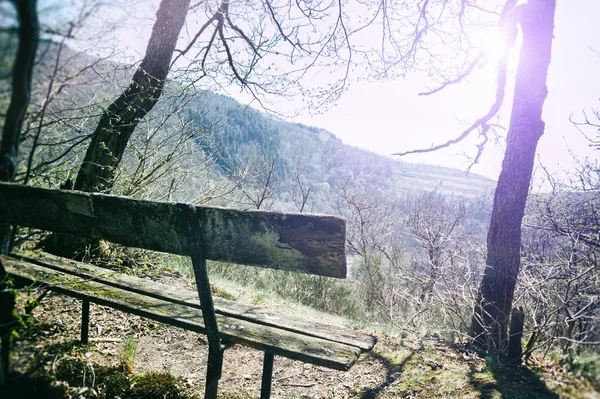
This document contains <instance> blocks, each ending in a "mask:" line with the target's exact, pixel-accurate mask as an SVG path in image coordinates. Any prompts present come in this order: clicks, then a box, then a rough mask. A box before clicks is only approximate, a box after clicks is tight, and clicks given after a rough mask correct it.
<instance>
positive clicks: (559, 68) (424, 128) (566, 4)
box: [297, 0, 600, 179]
mask: <svg viewBox="0 0 600 399" xmlns="http://www.w3.org/2000/svg"><path fill="white" fill-rule="evenodd" d="M598 15H600V1H598V0H558V5H557V10H556V21H555V24H556V25H555V39H554V41H553V47H552V63H551V65H550V71H549V76H548V88H549V95H548V99H547V100H546V103H545V106H544V115H543V119H544V121H545V122H546V131H545V134H544V136H543V137H542V138H541V140H540V143H539V146H538V154H539V159H540V160H541V161H542V163H543V164H544V165H545V166H547V167H548V168H549V169H550V170H552V171H553V172H557V173H559V172H560V171H561V170H563V169H566V168H569V167H570V166H571V159H572V157H571V155H570V154H569V150H572V151H573V152H574V153H575V154H585V155H591V156H596V157H597V156H598V155H600V154H598V153H597V152H596V154H593V153H592V152H591V151H589V149H588V148H587V142H586V141H585V139H584V138H583V136H582V135H581V134H580V133H579V132H578V131H577V129H575V127H573V125H572V124H571V123H570V122H569V116H570V115H571V114H573V115H574V118H580V117H581V116H582V114H581V111H582V110H583V109H587V110H590V109H591V108H596V109H598V108H600V101H599V98H600V78H598V71H600V25H599V24H598ZM594 50H595V51H596V52H595V51H594ZM493 83H494V80H493V76H491V75H489V74H486V73H484V72H481V73H480V74H479V75H478V77H477V79H476V80H473V81H472V82H471V84H461V85H455V86H454V87H451V88H447V89H445V90H444V91H442V92H440V93H437V94H435V95H432V96H428V97H422V96H421V97H419V96H418V95H417V94H418V93H419V92H421V91H423V90H424V88H425V86H424V81H423V79H421V78H419V77H418V76H414V77H413V78H411V76H408V77H407V79H406V80H405V81H397V82H381V83H357V84H354V85H353V86H352V87H351V88H350V90H348V91H347V92H346V93H344V95H343V97H342V98H341V100H340V101H339V103H338V105H337V106H336V107H335V108H333V109H332V110H330V111H329V112H327V113H325V114H323V115H317V116H310V115H303V116H301V117H299V118H297V121H300V122H302V123H305V124H309V125H313V126H318V127H323V128H325V129H327V130H329V131H331V132H332V133H334V134H335V135H337V136H338V137H340V138H342V140H343V141H344V142H345V143H347V144H351V145H354V146H357V147H362V148H366V149H368V150H371V151H374V152H377V153H380V154H391V153H394V152H400V151H405V150H409V149H414V148H421V147H429V146H431V145H432V144H438V143H441V142H444V141H446V140H447V139H449V138H452V137H454V136H457V135H458V134H459V133H460V132H461V131H462V130H463V129H464V126H465V124H464V123H465V122H471V121H473V120H474V118H476V117H478V116H481V115H483V114H484V112H485V110H487V108H488V107H489V105H490V104H491V103H492V99H493V95H494V90H495V88H494V87H495V86H494V85H493ZM509 91H510V92H511V93H512V87H511V88H510V90H509ZM507 95H508V93H507ZM511 97H512V96H510V97H507V100H508V101H507V102H506V104H507V105H510V101H511ZM509 109H510V108H508V109H505V112H504V113H505V114H506V115H509V112H508V111H509ZM461 122H462V123H461ZM508 123H509V118H508V117H505V118H504V119H503V121H502V124H503V125H504V126H508ZM474 151H475V149H474V147H473V146H472V145H469V144H467V145H461V146H456V147H452V148H450V149H446V150H443V151H438V152H435V153H430V154H418V155H410V156H406V157H403V158H401V159H403V160H405V161H409V162H418V163H432V164H439V165H444V166H449V167H456V168H463V169H464V168H465V167H466V166H468V165H469V161H468V159H467V158H465V157H464V156H462V155H461V154H462V153H463V152H467V153H468V154H470V155H473V154H474ZM502 154H503V148H502V147H501V146H500V145H488V149H487V150H486V152H485V153H484V155H483V156H482V159H481V161H480V164H479V165H476V166H475V167H473V168H472V171H473V172H475V173H479V174H482V175H485V176H487V177H490V178H493V179H497V177H498V174H499V173H500V168H501V163H502Z"/></svg>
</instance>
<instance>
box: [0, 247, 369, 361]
mask: <svg viewBox="0 0 600 399" xmlns="http://www.w3.org/2000/svg"><path fill="white" fill-rule="evenodd" d="M0 260H1V261H2V263H3V264H4V266H5V268H6V270H7V271H8V272H9V274H10V275H11V276H12V277H13V278H15V279H16V280H19V281H20V284H19V285H23V284H32V287H34V288H36V289H45V288H50V289H51V290H53V291H56V292H59V293H62V294H65V295H68V296H72V297H76V298H79V299H83V300H88V301H90V302H93V303H97V304H99V305H104V306H109V307H112V308H115V309H118V310H121V311H124V312H128V313H132V314H135V315H138V316H142V317H146V318H148V319H152V320H155V321H158V322H161V323H166V324H169V325H173V326H177V327H181V328H184V329H187V330H190V331H195V332H199V333H203V334H204V333H206V332H205V327H204V321H203V317H202V310H201V309H200V302H199V300H198V294H197V292H195V291H192V290H185V289H179V288H178V289H173V288H172V287H170V286H168V285H165V284H161V283H158V282H155V281H151V280H149V279H145V278H139V277H135V276H130V275H126V274H122V273H116V272H114V271H112V270H109V269H105V268H101V267H98V266H94V265H91V264H87V263H82V262H77V261H73V260H70V259H65V258H60V257H57V256H53V255H49V254H44V253H40V254H36V255H35V256H34V257H32V256H24V255H22V254H13V255H9V256H3V255H0ZM213 301H214V305H215V313H216V316H217V322H218V324H219V330H220V333H221V335H222V337H223V341H224V342H226V343H228V344H235V343H239V344H242V345H246V346H249V347H252V348H256V349H259V350H262V351H265V352H269V353H272V354H274V355H278V356H284V357H287V358H290V359H294V360H300V361H302V362H306V363H311V364H314V365H317V366H324V367H327V368H332V369H336V370H349V369H350V368H351V367H352V365H353V364H354V362H355V361H356V359H357V358H358V356H359V355H360V353H361V352H364V351H368V350H370V349H372V348H373V346H374V345H375V338H374V337H373V336H370V335H366V334H361V333H359V332H355V331H352V330H350V329H344V328H341V327H338V326H331V325H326V324H320V323H315V322H310V321H307V320H304V319H302V318H291V317H289V316H286V315H282V314H276V313H274V312H273V311H271V310H267V309H264V308H259V307H254V306H249V305H244V304H240V303H237V302H234V301H229V300H226V299H223V298H218V297H214V298H213Z"/></svg>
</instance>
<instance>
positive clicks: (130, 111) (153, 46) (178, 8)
mask: <svg viewBox="0 0 600 399" xmlns="http://www.w3.org/2000/svg"><path fill="white" fill-rule="evenodd" d="M189 4H190V1H189V0H177V1H175V2H172V1H167V0H163V1H162V2H161V4H160V7H159V9H158V12H157V14H156V22H155V24H154V27H153V29H152V35H151V36H150V40H149V42H148V47H147V49H146V54H145V56H144V59H143V60H142V63H141V64H140V66H139V68H138V69H137V71H136V72H135V74H134V75H133V78H132V80H131V84H130V85H129V87H128V88H127V90H125V92H123V94H121V96H119V98H117V99H116V100H115V101H114V102H113V103H112V104H111V105H110V106H109V107H108V108H107V109H106V110H105V111H104V113H103V114H102V117H101V118H100V122H99V123H98V127H97V128H96V130H95V132H94V134H93V135H92V141H91V143H90V145H89V147H88V150H87V152H86V155H85V158H84V160H83V163H82V165H81V168H80V169H79V173H78V174H77V179H76V180H75V186H74V188H75V189H76V190H82V191H110V189H111V188H112V186H113V184H114V175H115V172H116V169H117V166H118V165H119V163H120V162H121V158H122V157H123V153H124V152H125V147H126V146H127V143H128V141H129V138H130V137H131V134H132V133H133V131H134V129H135V128H136V126H137V125H138V123H139V121H140V120H141V119H142V118H144V117H145V116H146V114H147V113H148V112H149V111H150V110H151V109H152V107H154V105H155V104H156V102H157V101H158V99H159V97H160V96H161V94H162V91H163V87H164V85H165V82H166V79H167V75H168V73H169V69H170V66H171V57H172V55H173V52H174V50H175V46H176V44H177V40H178V38H179V33H180V31H181V28H182V27H183V24H184V23H185V17H186V15H187V12H188V8H189Z"/></svg>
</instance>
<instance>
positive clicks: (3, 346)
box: [0, 291, 15, 385]
mask: <svg viewBox="0 0 600 399" xmlns="http://www.w3.org/2000/svg"><path fill="white" fill-rule="evenodd" d="M14 308H15V296H14V294H13V293H11V292H9V291H4V292H2V293H0V312H1V313H0V337H1V339H0V385H4V384H6V383H7V382H8V370H9V365H10V335H11V331H12V329H13V327H14V325H13V323H14V319H13V309H14Z"/></svg>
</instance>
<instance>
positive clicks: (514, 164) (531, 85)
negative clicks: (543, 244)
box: [471, 0, 556, 351]
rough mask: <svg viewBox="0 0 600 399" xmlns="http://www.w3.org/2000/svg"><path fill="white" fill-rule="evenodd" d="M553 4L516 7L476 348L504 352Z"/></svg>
mask: <svg viewBox="0 0 600 399" xmlns="http://www.w3.org/2000/svg"><path fill="white" fill-rule="evenodd" d="M555 8H556V0H529V1H528V2H527V4H524V5H522V6H520V7H518V10H515V12H519V13H520V14H518V15H517V18H518V22H519V24H520V26H521V30H522V32H523V44H522V47H521V53H520V58H519V66H518V69H517V75H516V80H515V89H514V98H513V105H512V114H511V120H510V126H509V130H508V134H507V142H506V152H505V155H504V160H503V162H502V171H501V172H500V177H499V178H498V184H497V187H496V193H495V196H494V206H493V210H492V218H491V222H490V229H489V231H488V236H487V260H486V269H485V274H484V276H483V280H482V282H481V288H480V294H479V296H480V297H479V301H478V303H477V304H475V309H474V316H473V320H472V323H471V336H472V337H473V338H474V339H475V342H476V343H478V344H479V345H480V346H481V345H485V346H487V349H490V348H489V346H491V347H492V348H493V349H496V350H498V351H505V350H506V337H507V326H508V322H509V315H510V312H511V308H512V302H513V295H514V290H515V285H516V282H517V277H518V274H519V269H520V265H521V262H520V256H521V223H522V220H523V213H524V211H525V202H526V199H527V194H528V191H529V185H530V182H531V174H532V170H533V163H534V158H535V152H536V147H537V143H538V140H539V138H540V137H541V136H542V134H543V133H544V122H543V120H542V107H543V105H544V101H545V100H546V96H547V94H548V89H547V86H546V75H547V73H548V66H549V64H550V54H551V47H552V38H553V29H554V10H555Z"/></svg>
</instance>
